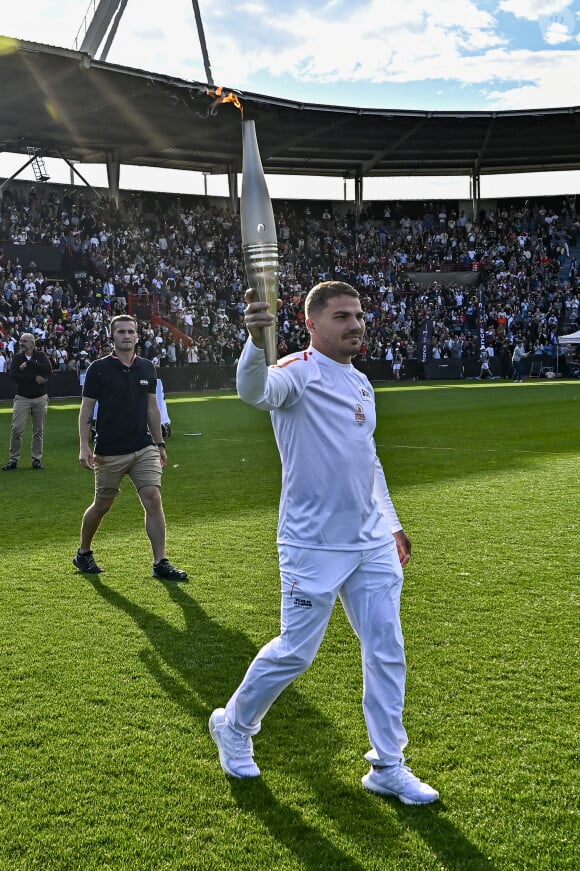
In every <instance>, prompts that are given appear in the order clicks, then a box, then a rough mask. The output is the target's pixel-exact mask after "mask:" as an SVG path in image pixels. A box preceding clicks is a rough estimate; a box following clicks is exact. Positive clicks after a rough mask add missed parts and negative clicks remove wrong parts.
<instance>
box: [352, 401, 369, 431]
mask: <svg viewBox="0 0 580 871" xmlns="http://www.w3.org/2000/svg"><path fill="white" fill-rule="evenodd" d="M354 419H355V420H356V422H357V423H358V425H359V426H362V425H363V424H364V422H365V420H366V419H367V416H366V414H365V412H364V408H363V407H362V405H361V404H360V402H357V404H356V405H355V409H354Z"/></svg>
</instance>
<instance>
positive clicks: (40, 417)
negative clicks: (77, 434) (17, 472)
mask: <svg viewBox="0 0 580 871" xmlns="http://www.w3.org/2000/svg"><path fill="white" fill-rule="evenodd" d="M35 343H36V339H35V338H34V336H33V335H32V333H22V335H21V336H20V347H21V348H22V350H21V351H18V352H17V353H16V354H15V355H14V357H13V359H12V363H11V364H10V377H11V378H12V379H13V380H14V381H16V395H15V397H14V405H13V411H12V429H11V431H10V459H9V460H8V462H7V463H6V465H5V466H2V470H3V471H4V472H11V471H13V470H14V469H17V468H18V461H19V459H20V449H21V444H22V433H23V432H24V428H25V427H26V423H27V421H28V418H29V417H31V418H32V445H31V453H32V468H33V469H44V466H43V465H42V451H43V446H44V420H45V418H46V412H47V410H48V394H47V385H48V376H49V375H50V373H51V371H52V367H51V365H50V360H49V359H48V357H47V356H46V354H45V353H44V352H43V351H38V350H36V348H35V347H34V345H35Z"/></svg>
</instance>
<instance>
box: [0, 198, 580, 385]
mask: <svg viewBox="0 0 580 871" xmlns="http://www.w3.org/2000/svg"><path fill="white" fill-rule="evenodd" d="M556 205H557V207H555V206H556ZM274 212H275V216H276V221H277V231H278V243H279V251H280V297H281V300H282V307H281V309H280V311H279V315H278V318H279V353H280V356H282V355H284V354H286V353H289V352H291V351H294V350H297V349H301V348H303V347H305V345H306V344H307V342H308V334H307V331H306V328H305V323H304V320H305V319H304V298H305V295H306V293H307V291H308V290H309V289H310V287H311V286H313V285H314V284H316V283H317V282H319V281H322V280H327V279H338V280H344V281H347V282H349V283H350V284H352V285H353V286H354V287H356V288H357V289H358V290H359V291H360V293H361V297H362V299H363V305H364V308H365V317H366V320H367V333H366V341H365V345H364V347H363V348H362V350H361V357H362V358H363V359H365V358H366V359H372V360H377V359H386V360H392V359H393V357H394V356H395V357H396V355H398V354H401V355H402V356H403V358H405V357H415V356H417V348H418V342H419V336H420V333H421V330H422V328H423V326H424V324H425V322H426V321H429V322H430V324H431V328H432V349H431V354H432V356H433V357H434V358H437V357H455V358H461V357H479V356H481V351H482V348H481V333H480V317H481V314H482V313H483V326H484V330H485V346H486V349H487V352H486V353H487V356H493V355H496V354H501V353H504V354H505V353H508V351H509V350H510V349H511V348H513V346H514V343H515V341H516V339H519V340H522V341H523V342H524V345H525V347H526V348H527V350H528V351H530V352H531V353H532V354H534V353H538V354H540V353H543V354H545V353H551V354H553V353H556V349H557V342H556V336H557V335H558V334H561V333H562V332H563V331H566V330H571V329H577V324H578V309H579V289H578V277H577V266H576V259H575V248H574V246H575V245H576V243H577V240H578V241H580V233H579V231H580V222H579V218H578V216H577V214H576V203H575V197H573V196H571V197H565V198H559V200H558V202H557V204H555V203H553V204H552V205H548V206H546V205H544V204H543V202H542V201H541V200H537V201H532V200H530V201H526V202H520V201H515V200H514V201H510V200H506V201H505V202H500V203H499V204H498V205H497V208H496V210H494V211H491V210H489V209H482V210H481V211H480V213H479V214H478V216H477V218H476V219H475V220H473V219H472V218H471V217H469V216H468V215H467V214H466V213H465V211H463V210H460V209H459V208H458V207H457V206H456V205H455V206H454V205H453V204H448V203H445V204H443V203H419V202H415V203H394V204H389V205H385V203H374V204H370V205H367V206H366V208H365V210H364V211H363V212H362V213H360V214H358V215H356V214H355V212H354V210H353V208H352V207H350V208H349V207H348V204H346V203H343V204H335V205H333V206H330V205H324V204H320V203H314V202H310V203H305V202H303V201H295V202H291V201H284V202H282V201H275V202H274ZM3 245H4V248H3V247H2V246H3ZM31 245H35V246H36V245H38V246H42V245H44V246H51V247H52V248H55V249H58V250H59V251H60V253H61V254H62V262H63V263H64V264H69V267H70V265H71V264H73V263H74V270H73V269H72V267H71V268H69V274H67V275H57V276H51V275H45V274H44V273H43V272H42V271H41V270H40V269H39V268H38V267H37V264H36V263H35V262H34V261H31V262H29V263H28V264H27V265H26V266H23V265H22V264H21V262H20V258H19V257H18V256H14V252H15V251H17V248H15V247H14V246H31ZM7 246H9V247H10V251H11V252H12V253H11V256H7V255H6V253H5V250H4V249H5V248H6V247H7ZM26 250H27V251H28V250H30V249H29V248H28V247H27V249H26ZM38 250H40V249H38ZM0 252H1V253H0V371H2V370H3V369H5V368H6V367H7V365H8V364H9V360H10V356H11V354H12V353H13V352H14V349H15V346H16V342H17V340H18V337H19V336H20V334H21V333H22V332H25V331H29V332H33V333H34V334H35V335H36V336H37V337H38V345H39V346H40V347H41V348H43V349H44V350H45V351H46V353H47V354H48V355H49V357H50V359H51V361H52V364H53V367H54V369H55V370H62V369H69V370H70V369H72V370H75V371H77V372H78V371H79V367H81V368H83V367H84V366H85V365H86V361H87V360H92V359H95V358H96V357H97V356H99V355H100V354H103V353H108V351H109V324H110V320H111V318H112V317H113V316H114V315H115V314H118V313H122V312H126V311H128V310H131V311H134V312H135V313H136V315H137V317H138V319H139V324H140V336H141V343H140V353H141V354H143V355H144V356H147V357H148V358H149V359H152V360H153V361H154V362H155V363H156V364H157V365H159V366H160V367H164V366H179V365H190V366H199V365H204V364H214V365H232V364H234V363H235V361H236V360H237V358H238V356H239V353H240V351H241V348H242V346H243V343H244V341H245V339H246V331H245V328H244V324H243V310H244V291H245V288H246V281H245V272H244V262H243V254H242V249H241V236H240V226H239V218H238V216H237V214H235V213H233V212H232V211H231V210H230V209H229V208H228V204H227V202H226V201H221V200H220V201H217V200H216V201H210V200H208V199H207V198H204V197H187V198H186V197H183V198H180V197H174V196H169V195H167V196H164V195H155V196H153V195H148V194H139V193H132V194H125V195H122V197H121V200H120V203H119V206H118V207H117V206H116V204H115V203H114V202H112V201H111V200H109V199H107V198H106V197H99V195H98V194H97V193H96V192H95V191H93V190H92V189H89V188H77V187H74V188H65V187H61V186H56V185H46V184H44V185H43V184H30V183H28V184H26V183H21V182H16V181H14V182H10V183H8V184H7V185H6V186H5V187H4V190H3V197H2V200H1V201H0ZM79 267H82V268H79ZM475 273H476V274H477V277H478V278H480V279H481V280H480V283H479V285H478V286H475V285H470V284H469V283H466V282H465V280H464V279H465V277H466V276H467V274H469V275H472V276H473V274H475ZM443 276H445V280H443ZM153 301H155V302H154V305H155V306H157V309H156V310H158V312H159V314H160V315H162V316H163V317H164V318H165V320H166V323H155V322H154V321H153V320H152V318H151V305H152V303H153ZM168 324H171V325H173V326H174V327H177V328H178V332H176V331H175V330H172V329H170V327H169V326H168Z"/></svg>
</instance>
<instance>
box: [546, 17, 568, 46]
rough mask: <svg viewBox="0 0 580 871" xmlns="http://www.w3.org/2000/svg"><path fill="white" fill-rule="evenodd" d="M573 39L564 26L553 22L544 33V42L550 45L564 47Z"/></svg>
mask: <svg viewBox="0 0 580 871" xmlns="http://www.w3.org/2000/svg"><path fill="white" fill-rule="evenodd" d="M572 38H573V37H572V34H571V33H570V30H569V29H568V28H567V27H566V26H565V25H564V24H559V23H557V22H552V23H551V24H550V26H549V27H548V28H547V29H546V30H545V31H544V42H547V43H548V45H562V43H564V42H570V40H571V39H572Z"/></svg>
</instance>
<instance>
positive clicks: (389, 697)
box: [226, 542, 407, 765]
mask: <svg viewBox="0 0 580 871" xmlns="http://www.w3.org/2000/svg"><path fill="white" fill-rule="evenodd" d="M280 574H281V580H282V608H281V632H280V635H279V636H278V637H277V638H274V639H273V640H272V641H270V642H269V643H268V644H266V645H265V646H264V647H263V648H262V649H261V650H260V652H259V653H258V654H257V655H256V657H255V659H254V660H253V662H252V663H251V665H250V667H249V668H248V671H247V672H246V675H245V677H244V679H243V681H242V683H241V684H240V686H239V687H238V689H237V690H236V692H235V693H234V694H233V696H232V697H231V699H230V700H229V702H228V703H227V705H226V716H227V718H228V720H229V721H230V723H231V725H232V726H233V727H234V728H235V729H238V731H240V732H243V733H245V734H249V735H255V734H256V733H257V732H259V730H260V726H261V722H262V718H263V717H264V716H265V715H266V713H267V712H268V710H269V709H270V707H271V705H272V704H273V702H274V701H275V700H276V699H277V698H278V696H279V695H280V693H281V692H282V691H283V690H284V689H286V687H287V686H289V684H291V683H292V681H294V680H295V679H296V678H297V677H298V676H299V675H301V674H303V673H304V672H305V671H306V669H307V668H308V667H309V666H310V664H311V663H312V661H313V659H314V657H315V656H316V653H317V651H318V648H319V647H320V644H321V642H322V639H323V638H324V633H325V632H326V627H327V626H328V622H329V620H330V616H331V614H332V610H333V608H334V604H335V602H336V598H337V596H340V600H341V602H342V605H343V607H344V610H345V612H346V614H347V617H348V619H349V621H350V624H351V626H352V628H353V629H354V631H355V633H356V635H357V636H358V638H359V640H360V644H361V652H362V666H363V711H364V716H365V720H366V724H367V730H368V733H369V738H370V741H371V745H372V750H370V751H369V753H367V754H366V758H367V759H368V760H369V761H370V762H373V763H377V764H382V765H386V764H389V763H393V762H396V761H398V760H399V759H400V758H401V756H402V755H403V748H404V747H405V746H406V744H407V733H406V732H405V729H404V727H403V706H404V700H405V675H406V665H405V651H404V643H403V633H402V629H401V621H400V599H401V588H402V585H403V572H402V569H401V566H400V563H399V558H398V554H397V549H396V547H395V545H394V542H393V544H392V545H391V544H390V543H389V544H388V545H384V546H381V547H378V548H375V549H373V550H367V551H356V552H350V551H324V550H308V549H305V548H297V547H288V546H284V545H281V546H280Z"/></svg>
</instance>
